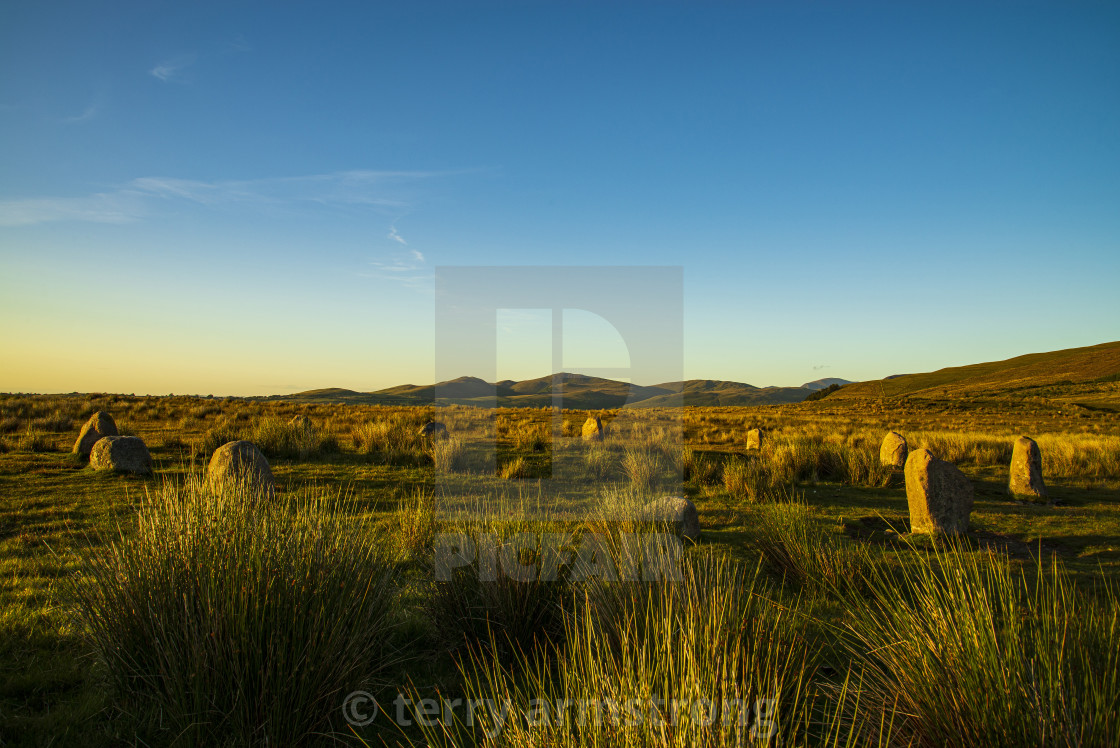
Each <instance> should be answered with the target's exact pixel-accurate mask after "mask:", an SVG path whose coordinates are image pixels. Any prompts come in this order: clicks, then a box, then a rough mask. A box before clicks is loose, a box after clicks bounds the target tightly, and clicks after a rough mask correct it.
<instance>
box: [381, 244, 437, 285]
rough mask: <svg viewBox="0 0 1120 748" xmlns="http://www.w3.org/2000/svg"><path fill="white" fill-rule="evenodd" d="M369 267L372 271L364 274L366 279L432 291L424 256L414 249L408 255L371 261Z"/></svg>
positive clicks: (431, 277) (431, 280)
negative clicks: (375, 279)
mask: <svg viewBox="0 0 1120 748" xmlns="http://www.w3.org/2000/svg"><path fill="white" fill-rule="evenodd" d="M370 265H371V266H372V267H373V271H372V272H370V273H366V274H365V275H366V277H369V278H377V279H380V280H390V281H393V282H394V283H399V284H401V285H402V286H406V287H408V288H415V289H420V290H425V291H431V290H432V283H433V275H432V271H431V269H430V268H429V267H427V263H426V261H425V260H424V255H423V254H421V253H420V252H418V251H417V250H415V249H410V250H409V251H408V254H397V255H393V256H391V257H389V258H388V259H386V260H373V261H371V262H370Z"/></svg>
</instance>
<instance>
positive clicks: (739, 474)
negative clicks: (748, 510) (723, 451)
mask: <svg viewBox="0 0 1120 748" xmlns="http://www.w3.org/2000/svg"><path fill="white" fill-rule="evenodd" d="M722 476H723V488H724V490H726V491H727V493H729V494H730V495H731V496H732V498H735V499H739V500H741V501H751V502H753V501H758V500H760V499H762V498H763V496H764V495H765V491H766V489H767V488H769V485H770V479H769V476H768V474H767V473H766V470H765V468H764V466H763V465H762V462H761V459H760V458H758V457H754V456H751V457H746V458H743V457H732V458H731V459H729V460H725V461H724V463H723V471H722Z"/></svg>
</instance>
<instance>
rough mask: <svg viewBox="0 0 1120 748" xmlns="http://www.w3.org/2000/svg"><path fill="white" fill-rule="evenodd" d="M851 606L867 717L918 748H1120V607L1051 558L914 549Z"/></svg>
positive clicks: (850, 634) (1108, 591) (849, 638)
mask: <svg viewBox="0 0 1120 748" xmlns="http://www.w3.org/2000/svg"><path fill="white" fill-rule="evenodd" d="M909 561H910V563H908V564H907V570H906V573H904V574H898V573H889V572H886V571H883V573H877V574H875V575H874V576H872V577H871V590H870V591H871V594H870V596H867V597H860V598H852V599H851V601H850V602H851V605H850V618H849V621H848V623H847V624H846V626H845V629H846V630H845V636H844V641H845V642H846V643H847V646H848V648H849V650H850V652H851V655H852V657H853V662H854V667H856V668H860V669H861V680H862V686H861V699H862V702H861V708H862V709H863V711H864V716H866V715H867V714H875V713H885V712H896V713H897V714H898V716H899V720H898V724H899V726H900V730H901V737H902V738H903V739H905V740H908V741H913V743H914V744H917V745H939V746H940V745H944V746H975V745H985V746H1023V745H1052V746H1069V747H1072V746H1088V745H1093V746H1117V745H1120V599H1118V598H1117V595H1116V592H1115V588H1114V587H1113V586H1111V585H1110V584H1109V585H1105V586H1104V587H1103V588H1102V589H1099V590H1098V591H1097V592H1098V594H1093V593H1090V592H1086V591H1085V590H1082V589H1080V588H1078V587H1077V586H1075V585H1074V584H1073V583H1072V581H1071V580H1070V579H1069V578H1068V577H1067V575H1066V573H1065V572H1064V571H1063V569H1062V567H1061V566H1060V564H1059V563H1058V562H1057V561H1056V560H1055V561H1053V562H1052V563H1051V564H1050V565H1045V564H1043V563H1041V562H1040V563H1038V564H1037V565H1036V566H1035V567H1033V568H1031V567H1028V568H1027V569H1026V570H1022V569H1017V568H1016V567H1015V566H1013V564H1012V563H1011V561H1010V559H1009V558H1008V557H1007V556H1005V555H999V554H989V553H975V552H969V551H967V550H966V549H964V548H962V547H961V546H958V545H948V546H942V547H938V548H935V550H934V551H933V552H932V553H928V554H927V553H919V552H915V553H914V554H913V558H911V559H909Z"/></svg>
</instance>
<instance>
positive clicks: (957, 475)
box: [905, 449, 973, 535]
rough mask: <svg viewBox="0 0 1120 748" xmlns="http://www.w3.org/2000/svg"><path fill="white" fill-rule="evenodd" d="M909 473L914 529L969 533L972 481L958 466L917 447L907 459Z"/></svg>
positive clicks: (908, 499)
mask: <svg viewBox="0 0 1120 748" xmlns="http://www.w3.org/2000/svg"><path fill="white" fill-rule="evenodd" d="M905 474H906V503H907V504H908V505H909V507H910V531H911V532H913V533H931V534H946V535H960V534H963V533H966V532H968V517H969V515H970V514H971V513H972V500H973V491H972V483H971V482H970V481H969V480H968V477H967V476H966V475H965V474H964V473H962V472H961V471H960V470H958V469H957V466H956V465H953V464H951V463H948V462H945V461H944V460H939V459H937V458H936V457H934V455H933V452H930V451H929V450H928V449H916V450H914V451H913V452H911V453H910V456H909V457H908V458H906V470H905Z"/></svg>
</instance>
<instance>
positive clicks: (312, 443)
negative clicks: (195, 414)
mask: <svg viewBox="0 0 1120 748" xmlns="http://www.w3.org/2000/svg"><path fill="white" fill-rule="evenodd" d="M239 439H245V440H247V441H251V442H252V443H253V444H255V445H256V446H257V448H258V449H260V451H261V452H262V453H263V454H264V455H265V456H266V457H270V458H286V459H293V460H296V459H298V460H305V459H307V458H308V457H310V456H312V455H319V454H324V453H331V452H337V451H338V438H337V437H335V435H334V434H333V433H331V432H330V430H329V429H328V428H325V427H319V426H315V425H313V424H311V423H310V422H300V421H285V420H283V419H280V418H264V419H261V420H260V421H259V422H258V423H256V424H255V425H253V426H249V425H244V426H243V425H239V424H237V423H236V422H234V421H230V420H227V421H223V422H222V423H219V424H217V425H216V426H214V427H213V428H211V429H209V430H208V431H207V432H206V437H205V439H204V440H203V446H202V449H203V452H204V453H205V454H212V453H213V452H214V450H215V449H217V448H218V447H220V446H222V445H223V444H227V443H229V442H232V441H237V440H239Z"/></svg>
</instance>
